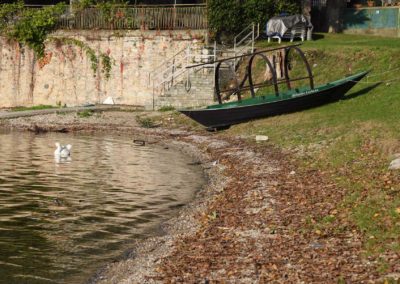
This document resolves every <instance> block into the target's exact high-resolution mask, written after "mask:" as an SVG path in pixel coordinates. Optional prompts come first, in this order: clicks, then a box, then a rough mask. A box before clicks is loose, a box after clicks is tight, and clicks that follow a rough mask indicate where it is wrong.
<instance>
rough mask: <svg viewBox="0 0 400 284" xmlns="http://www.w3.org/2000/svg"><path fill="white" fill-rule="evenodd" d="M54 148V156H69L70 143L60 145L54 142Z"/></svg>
mask: <svg viewBox="0 0 400 284" xmlns="http://www.w3.org/2000/svg"><path fill="white" fill-rule="evenodd" d="M56 147H57V148H56V150H55V151H54V156H56V157H59V158H68V157H69V156H71V149H72V145H70V144H68V145H65V146H64V145H61V144H60V143H58V142H57V143H56Z"/></svg>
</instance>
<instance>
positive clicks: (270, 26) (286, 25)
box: [266, 15, 312, 37]
mask: <svg viewBox="0 0 400 284" xmlns="http://www.w3.org/2000/svg"><path fill="white" fill-rule="evenodd" d="M299 23H304V26H305V27H312V25H311V23H310V22H309V21H308V20H307V18H306V17H304V16H303V15H293V16H278V17H273V18H271V19H270V20H269V21H268V23H267V30H266V33H267V36H275V35H278V36H280V37H283V35H284V34H285V33H286V32H287V30H289V29H291V28H293V27H294V26H296V25H297V24H299Z"/></svg>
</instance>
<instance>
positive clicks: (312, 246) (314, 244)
mask: <svg viewBox="0 0 400 284" xmlns="http://www.w3.org/2000/svg"><path fill="white" fill-rule="evenodd" d="M310 248H313V249H322V248H324V245H323V244H320V243H317V242H315V243H311V244H310Z"/></svg>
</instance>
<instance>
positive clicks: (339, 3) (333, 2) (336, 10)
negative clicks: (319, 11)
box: [327, 0, 346, 33]
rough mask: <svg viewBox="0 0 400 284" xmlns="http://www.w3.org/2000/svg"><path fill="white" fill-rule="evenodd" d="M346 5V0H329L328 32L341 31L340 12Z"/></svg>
mask: <svg viewBox="0 0 400 284" xmlns="http://www.w3.org/2000/svg"><path fill="white" fill-rule="evenodd" d="M344 7H346V1H345V0H328V3H327V12H328V32H330V33H338V32H340V31H341V23H340V12H341V10H342V9H343V8H344Z"/></svg>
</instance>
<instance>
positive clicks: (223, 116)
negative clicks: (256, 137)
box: [179, 72, 368, 129]
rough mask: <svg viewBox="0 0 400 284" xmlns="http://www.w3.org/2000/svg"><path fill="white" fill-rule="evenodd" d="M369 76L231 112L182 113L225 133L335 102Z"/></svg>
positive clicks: (234, 108) (360, 75)
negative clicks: (245, 124) (249, 123)
mask: <svg viewBox="0 0 400 284" xmlns="http://www.w3.org/2000/svg"><path fill="white" fill-rule="evenodd" d="M367 73H368V72H363V73H360V74H357V75H354V76H351V77H348V78H345V79H343V82H342V83H340V84H337V85H333V86H332V87H329V88H326V89H323V90H321V91H318V88H315V89H314V90H309V91H308V92H307V91H306V92H304V93H303V94H301V95H299V96H293V97H291V98H289V99H284V100H277V101H274V102H266V103H258V104H254V105H246V106H240V105H239V104H238V106H237V107H230V108H223V107H222V108H215V109H214V108H212V109H198V110H179V111H180V112H181V113H183V114H185V115H186V116H188V117H190V118H191V119H193V120H195V121H197V122H198V123H200V124H202V125H204V126H206V127H208V128H210V129H224V128H228V127H229V126H230V125H233V124H238V123H242V122H245V121H249V120H253V119H257V118H263V117H268V116H274V115H280V114H284V113H291V112H296V111H299V110H304V109H308V108H313V107H317V106H321V105H324V104H328V103H331V102H335V101H338V100H340V99H341V98H343V96H344V95H345V94H346V93H347V92H348V91H349V90H350V89H351V88H352V87H353V86H354V85H355V84H357V83H358V81H359V80H361V79H362V78H363V77H364V76H365V75H366V74H367Z"/></svg>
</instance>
